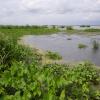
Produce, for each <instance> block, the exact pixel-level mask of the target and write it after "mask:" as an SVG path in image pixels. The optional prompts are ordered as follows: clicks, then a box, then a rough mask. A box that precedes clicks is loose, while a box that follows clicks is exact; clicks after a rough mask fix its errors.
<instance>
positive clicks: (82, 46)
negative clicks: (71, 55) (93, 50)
mask: <svg viewBox="0 0 100 100" xmlns="http://www.w3.org/2000/svg"><path fill="white" fill-rule="evenodd" d="M86 47H87V45H85V44H78V48H80V49H82V48H86Z"/></svg>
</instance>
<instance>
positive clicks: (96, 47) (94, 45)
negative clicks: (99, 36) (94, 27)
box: [92, 40, 100, 50]
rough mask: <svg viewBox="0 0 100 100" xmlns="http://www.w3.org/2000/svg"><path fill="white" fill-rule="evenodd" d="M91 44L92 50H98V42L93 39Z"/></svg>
mask: <svg viewBox="0 0 100 100" xmlns="http://www.w3.org/2000/svg"><path fill="white" fill-rule="evenodd" d="M92 45H93V49H94V50H98V49H99V46H100V45H99V43H98V42H97V41H96V40H94V41H93V43H92Z"/></svg>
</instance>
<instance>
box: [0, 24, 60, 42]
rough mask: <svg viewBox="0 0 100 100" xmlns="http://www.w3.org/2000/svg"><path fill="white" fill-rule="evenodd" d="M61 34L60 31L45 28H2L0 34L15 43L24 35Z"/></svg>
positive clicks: (0, 27)
mask: <svg viewBox="0 0 100 100" xmlns="http://www.w3.org/2000/svg"><path fill="white" fill-rule="evenodd" d="M55 32H59V30H58V29H54V28H51V29H48V28H46V27H44V26H0V33H4V34H5V35H6V36H8V37H10V38H11V39H13V40H14V41H17V40H18V39H19V37H21V36H23V35H30V34H34V35H42V34H50V33H55Z"/></svg>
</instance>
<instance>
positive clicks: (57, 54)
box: [46, 51, 62, 60]
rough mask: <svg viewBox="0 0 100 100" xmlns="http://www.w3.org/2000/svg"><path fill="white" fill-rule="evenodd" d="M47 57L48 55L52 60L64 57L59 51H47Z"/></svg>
mask: <svg viewBox="0 0 100 100" xmlns="http://www.w3.org/2000/svg"><path fill="white" fill-rule="evenodd" d="M46 57H48V58H49V59H52V60H61V59H62V57H61V56H60V55H59V53H57V52H51V51H47V53H46Z"/></svg>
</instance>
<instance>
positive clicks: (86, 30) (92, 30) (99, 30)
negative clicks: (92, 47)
mask: <svg viewBox="0 0 100 100" xmlns="http://www.w3.org/2000/svg"><path fill="white" fill-rule="evenodd" d="M84 31H85V32H100V29H94V28H91V29H85V30H84Z"/></svg>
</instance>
